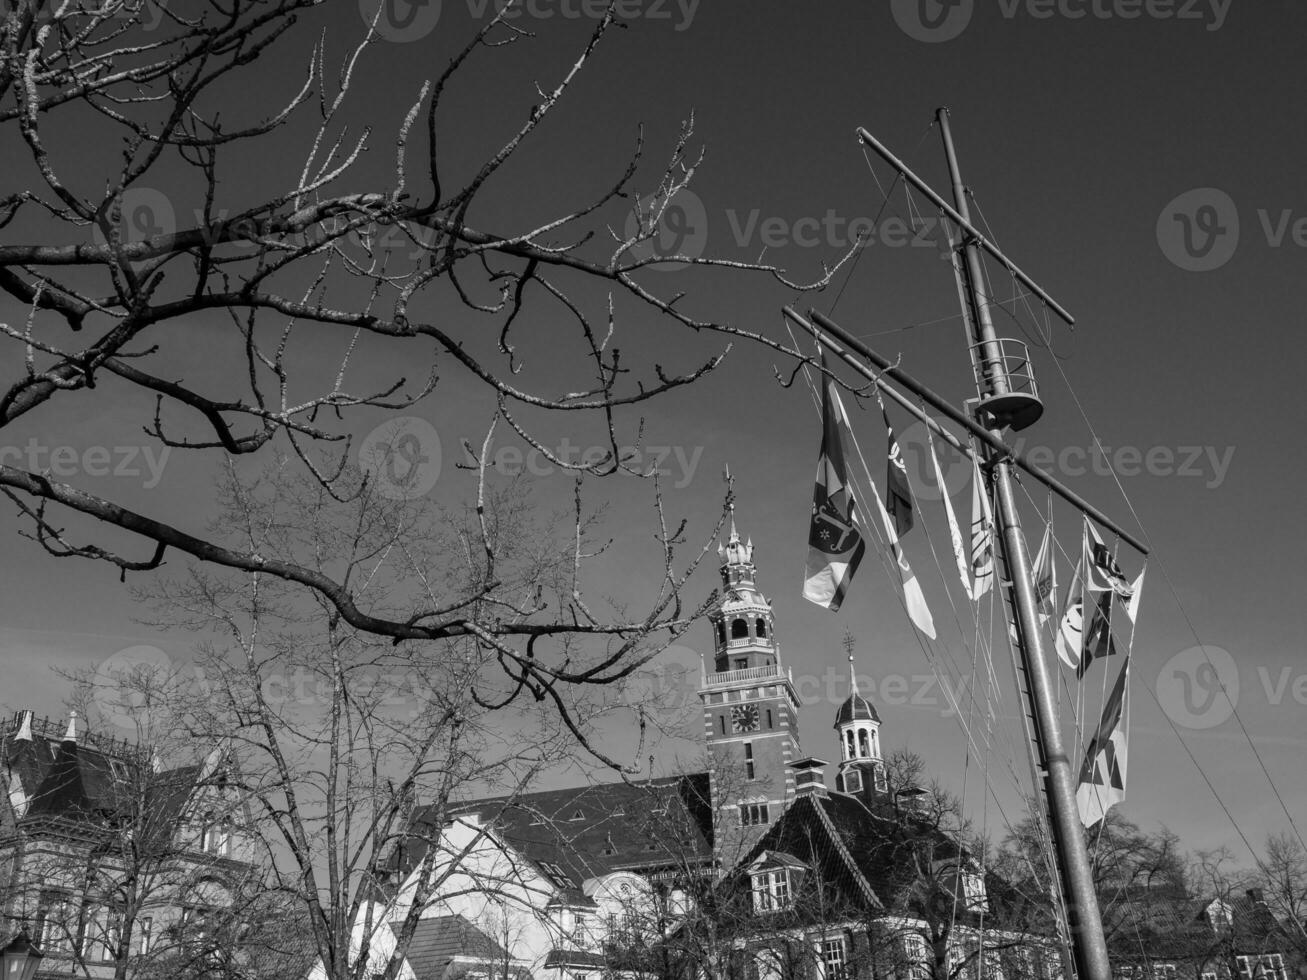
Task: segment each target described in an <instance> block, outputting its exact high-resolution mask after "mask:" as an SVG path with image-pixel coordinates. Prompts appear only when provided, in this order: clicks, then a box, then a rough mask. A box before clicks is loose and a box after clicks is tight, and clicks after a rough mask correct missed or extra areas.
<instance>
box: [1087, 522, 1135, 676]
mask: <svg viewBox="0 0 1307 980" xmlns="http://www.w3.org/2000/svg"><path fill="white" fill-rule="evenodd" d="M1081 561H1082V562H1083V564H1084V568H1085V577H1084V582H1083V586H1084V594H1083V596H1081V614H1082V619H1083V620H1084V644H1083V646H1082V647H1081V657H1080V664H1079V666H1078V667H1077V668H1076V676H1077V677H1084V676H1085V672H1086V671H1088V670H1089V667H1090V665H1091V664H1092V663H1093V662H1094V661H1095V660H1098V659H1101V658H1103V657H1114V656H1116V653H1117V649H1116V643H1115V641H1114V640H1113V638H1112V600H1113V598H1114V597H1116V596H1123V597H1126V598H1128V597H1129V595H1130V583H1129V582H1127V581H1126V578H1125V575H1124V574H1123V573H1122V571H1121V567H1120V566H1119V565H1117V563H1116V559H1115V558H1113V557H1112V555H1111V554H1110V553H1109V552H1108V550H1107V546H1106V545H1104V544H1103V540H1102V538H1100V537H1099V536H1098V531H1096V530H1095V529H1094V525H1093V524H1091V523H1090V522H1089V521H1088V520H1086V521H1085V522H1084V537H1083V539H1082V542H1081Z"/></svg>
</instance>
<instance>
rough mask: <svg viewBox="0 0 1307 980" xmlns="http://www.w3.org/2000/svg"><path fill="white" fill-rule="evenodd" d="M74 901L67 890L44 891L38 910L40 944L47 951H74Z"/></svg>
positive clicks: (37, 933)
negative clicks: (72, 901) (72, 913)
mask: <svg viewBox="0 0 1307 980" xmlns="http://www.w3.org/2000/svg"><path fill="white" fill-rule="evenodd" d="M71 912H72V903H71V901H70V900H69V896H68V894H67V893H65V892H60V891H53V890H51V891H43V892H41V897H40V901H39V904H38V906H37V911H36V936H37V942H38V945H39V946H40V947H41V948H42V949H43V950H44V951H45V952H47V953H71V952H72V951H73V930H74V929H75V928H76V923H75V922H74V921H73V919H72V915H71Z"/></svg>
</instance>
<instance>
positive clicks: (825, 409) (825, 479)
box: [803, 355, 867, 611]
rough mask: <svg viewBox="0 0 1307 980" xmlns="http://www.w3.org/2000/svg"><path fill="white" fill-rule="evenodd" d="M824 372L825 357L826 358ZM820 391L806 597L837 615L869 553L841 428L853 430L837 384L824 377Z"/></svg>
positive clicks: (805, 580) (804, 591)
mask: <svg viewBox="0 0 1307 980" xmlns="http://www.w3.org/2000/svg"><path fill="white" fill-rule="evenodd" d="M822 367H825V356H824V355H823V357H822ZM822 380H823V381H824V384H823V386H822V392H821V418H822V433H821V455H820V457H818V459H817V481H816V485H815V486H814V487H813V491H812V527H811V528H810V530H809V532H808V562H807V565H806V567H805V570H804V582H803V597H804V598H805V599H807V600H809V601H810V602H815V603H817V605H819V606H825V607H826V608H827V609H830V610H832V611H835V610H838V609H839V608H840V603H841V602H843V601H844V595H845V593H846V592H847V591H848V588H849V582H850V581H852V579H853V573H854V572H856V571H857V570H858V563H859V562H860V561H862V556H863V554H864V553H865V552H866V550H867V543H866V542H865V541H864V540H863V538H862V530H861V526H860V523H859V520H858V510H857V504H856V502H855V501H854V499H853V487H852V486H850V485H849V480H848V468H847V466H846V465H845V462H844V441H843V438H842V435H841V429H840V426H841V424H843V426H844V427H846V428H847V427H848V418H847V417H846V416H845V415H844V406H843V405H842V404H841V403H840V397H839V394H838V392H836V390H835V382H834V381H833V380H832V379H831V378H830V377H829V376H828V375H825V374H823V375H822Z"/></svg>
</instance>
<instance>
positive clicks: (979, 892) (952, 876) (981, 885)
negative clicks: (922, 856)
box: [938, 860, 988, 912]
mask: <svg viewBox="0 0 1307 980" xmlns="http://www.w3.org/2000/svg"><path fill="white" fill-rule="evenodd" d="M938 873H939V881H940V884H941V885H942V886H943V887H944V888H945V889H946V890H948V891H949V892H951V893H952V894H953V895H955V896H956V897H957V900H958V902H959V903H960V904H961V905H962V907H963V908H965V909H966V910H967V911H968V912H983V911H985V909H986V908H988V900H987V897H986V894H985V877H984V875H982V874H981V873H980V870H979V869H978V868H976V867H974V866H973V865H971V864H970V863H969V862H968V861H966V860H960V861H958V862H947V863H941V864H940V865H939V872H938Z"/></svg>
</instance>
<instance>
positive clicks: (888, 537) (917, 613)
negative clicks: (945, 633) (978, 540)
mask: <svg viewBox="0 0 1307 980" xmlns="http://www.w3.org/2000/svg"><path fill="white" fill-rule="evenodd" d="M832 394H833V395H834V397H835V401H836V404H839V397H840V396H839V392H836V391H832ZM840 417H841V418H842V419H843V420H844V425H845V426H847V425H848V416H847V415H845V414H844V407H843V406H842V405H841V406H840ZM867 482H868V484H869V485H870V486H871V495H872V497H874V498H875V500H876V510H877V512H878V513H879V514H880V520H881V524H882V526H883V527H884V528H885V541H886V543H888V544H889V547H890V553H891V554H893V555H894V563H895V564H896V565H898V566H899V577H900V578H901V579H902V580H903V606H904V608H905V609H907V611H908V618H909V619H911V620H912V625H913V626H915V627H916V628H917V629H919V630H921V632H923V633H925V634H926V635H927V636H928V637H930V638H931V639H932V640H933V639H935V620H934V617H932V616H931V615H930V607H929V606H927V605H926V596H925V593H923V592H922V591H921V583H920V582H918V581H917V576H916V575H915V574H913V571H912V566H911V565H909V564H908V556H907V555H905V554H904V553H903V545H901V544H900V543H899V536H898V532H897V530H896V528H895V526H894V518H892V517H890V515H889V511H888V510H886V509H885V502H884V501H883V500H881V499H880V491H879V490H877V489H876V483H875V481H874V480H872V479H871V474H867Z"/></svg>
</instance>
